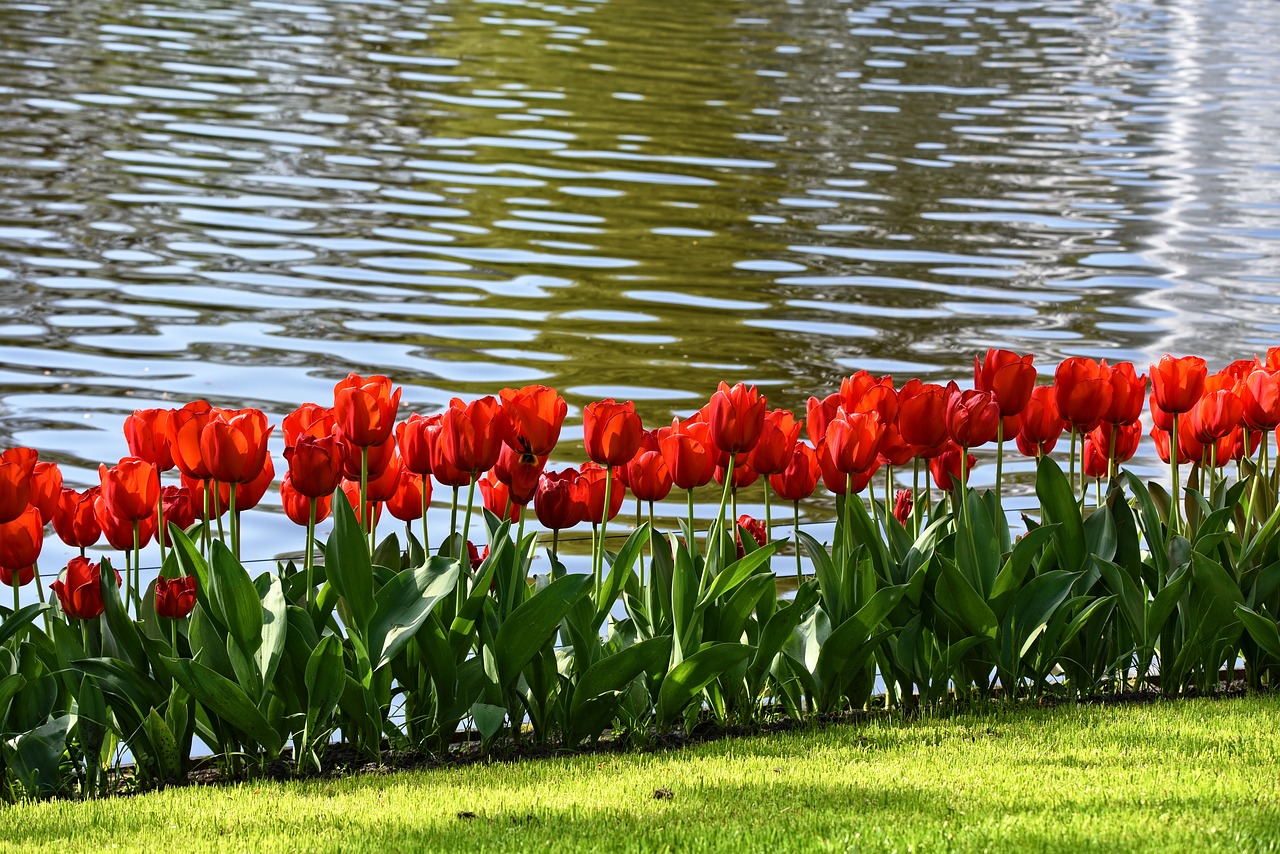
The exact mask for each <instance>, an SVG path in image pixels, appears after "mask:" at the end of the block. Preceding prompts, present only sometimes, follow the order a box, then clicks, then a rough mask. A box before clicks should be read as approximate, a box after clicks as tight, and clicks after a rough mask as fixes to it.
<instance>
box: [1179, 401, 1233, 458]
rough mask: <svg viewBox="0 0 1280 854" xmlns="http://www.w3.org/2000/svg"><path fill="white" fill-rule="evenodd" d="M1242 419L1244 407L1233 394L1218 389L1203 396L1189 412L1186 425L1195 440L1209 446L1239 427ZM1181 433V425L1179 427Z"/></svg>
mask: <svg viewBox="0 0 1280 854" xmlns="http://www.w3.org/2000/svg"><path fill="white" fill-rule="evenodd" d="M1243 417H1244V405H1243V404H1242V403H1241V402H1240V398H1238V397H1236V394H1235V392H1233V391H1229V390H1227V389H1218V390H1217V391H1211V392H1209V393H1208V394H1205V395H1204V396H1203V397H1201V398H1200V399H1199V400H1198V401H1196V403H1195V405H1194V406H1193V407H1192V408H1191V410H1189V414H1188V417H1187V423H1188V424H1189V425H1190V427H1191V430H1192V432H1193V433H1194V434H1195V437H1196V440H1197V441H1199V442H1201V443H1202V444H1206V445H1207V444H1211V443H1213V442H1215V441H1217V440H1218V439H1221V438H1223V437H1224V436H1227V435H1229V434H1230V433H1231V431H1232V430H1234V429H1235V428H1237V427H1239V426H1240V424H1241V423H1242V419H1243ZM1179 432H1181V425H1179Z"/></svg>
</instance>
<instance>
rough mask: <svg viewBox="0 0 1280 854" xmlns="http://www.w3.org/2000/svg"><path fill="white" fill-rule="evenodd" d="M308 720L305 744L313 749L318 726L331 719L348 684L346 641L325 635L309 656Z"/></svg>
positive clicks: (307, 670)
mask: <svg viewBox="0 0 1280 854" xmlns="http://www.w3.org/2000/svg"><path fill="white" fill-rule="evenodd" d="M305 680H306V683H305V684H306V688H307V722H306V729H305V730H303V741H302V743H303V744H304V745H305V746H306V747H307V748H308V749H310V747H311V744H312V742H313V741H315V739H316V737H317V733H316V729H317V727H319V726H321V725H323V724H324V723H325V722H326V721H328V720H329V716H330V715H332V714H333V711H334V709H336V708H338V702H339V701H340V700H341V699H342V693H343V691H345V690H346V687H347V671H346V668H345V666H344V664H343V660H342V641H341V640H339V639H338V638H337V636H336V635H325V637H324V638H323V639H322V640H321V641H320V643H319V644H318V645H317V646H316V648H315V649H314V650H312V652H311V656H310V657H309V658H308V659H307V669H306V676H305Z"/></svg>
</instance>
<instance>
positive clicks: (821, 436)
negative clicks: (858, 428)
mask: <svg viewBox="0 0 1280 854" xmlns="http://www.w3.org/2000/svg"><path fill="white" fill-rule="evenodd" d="M843 408H844V399H843V398H842V397H841V396H840V395H838V394H830V395H827V396H826V397H824V398H821V399H819V398H816V397H811V398H809V402H808V403H806V404H805V417H804V423H805V428H806V429H807V431H808V433H809V441H810V442H811V443H813V446H814V447H815V448H816V447H818V446H819V445H821V444H822V442H823V440H825V439H826V438H827V425H828V424H830V423H831V419H832V418H835V417H836V413H837V412H839V411H840V410H841V409H843ZM845 411H846V412H847V411H848V410H845Z"/></svg>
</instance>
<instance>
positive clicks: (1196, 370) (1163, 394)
mask: <svg viewBox="0 0 1280 854" xmlns="http://www.w3.org/2000/svg"><path fill="white" fill-rule="evenodd" d="M1208 374H1209V369H1208V368H1207V367H1206V366H1205V363H1204V359H1201V358H1200V357H1199V356H1183V357H1182V358H1180V359H1175V358H1174V357H1173V356H1169V355H1164V356H1161V357H1160V361H1159V362H1158V363H1156V364H1154V365H1152V366H1151V390H1152V392H1153V393H1154V397H1155V401H1156V403H1157V404H1158V405H1159V406H1160V408H1161V409H1163V410H1164V411H1165V412H1173V413H1182V412H1190V411H1191V407H1193V406H1195V405H1196V401H1198V400H1199V399H1200V395H1201V394H1202V393H1203V392H1204V381H1205V378H1206V377H1207V376H1208Z"/></svg>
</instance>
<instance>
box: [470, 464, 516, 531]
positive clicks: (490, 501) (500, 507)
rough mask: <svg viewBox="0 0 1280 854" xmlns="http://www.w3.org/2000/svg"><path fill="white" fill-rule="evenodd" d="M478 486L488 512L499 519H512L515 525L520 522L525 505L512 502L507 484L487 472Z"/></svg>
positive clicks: (490, 472)
mask: <svg viewBox="0 0 1280 854" xmlns="http://www.w3.org/2000/svg"><path fill="white" fill-rule="evenodd" d="M477 485H478V486H479V487H480V497H481V499H482V500H483V501H484V508H485V509H486V510H488V511H489V512H490V513H492V514H493V515H495V516H497V517H498V518H499V519H510V520H511V521H512V522H513V523H515V522H519V521H520V514H521V513H522V512H524V505H523V504H516V503H515V502H513V501H512V500H511V490H510V489H509V488H508V487H507V485H506V484H505V483H503V482H502V481H500V480H498V478H497V477H495V476H494V474H493V472H492V471H489V472H485V475H484V477H482V478H480V480H479V482H478V483H477Z"/></svg>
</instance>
